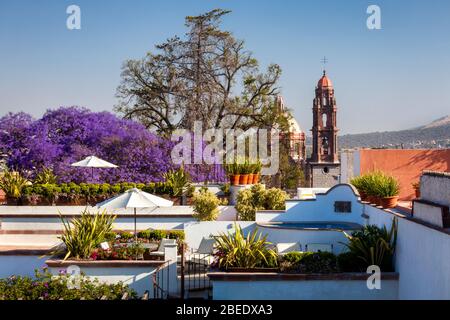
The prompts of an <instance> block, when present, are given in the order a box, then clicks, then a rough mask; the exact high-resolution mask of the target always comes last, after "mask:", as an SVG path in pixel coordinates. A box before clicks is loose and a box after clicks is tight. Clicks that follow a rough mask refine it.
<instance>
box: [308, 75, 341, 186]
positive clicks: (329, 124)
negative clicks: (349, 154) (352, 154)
mask: <svg viewBox="0 0 450 320" xmlns="http://www.w3.org/2000/svg"><path fill="white" fill-rule="evenodd" d="M312 111H313V127H312V129H311V131H312V151H311V157H310V158H309V159H308V178H309V182H310V185H311V187H313V188H314V187H323V188H326V187H332V186H334V185H335V184H337V183H339V176H340V163H339V157H338V148H337V133H338V131H339V129H338V128H337V125H336V113H337V106H336V98H335V97H334V88H333V84H332V83H331V80H330V79H329V78H328V76H327V74H326V71H324V72H323V76H322V78H320V80H319V82H318V83H317V87H316V96H315V98H314V101H313V108H312Z"/></svg>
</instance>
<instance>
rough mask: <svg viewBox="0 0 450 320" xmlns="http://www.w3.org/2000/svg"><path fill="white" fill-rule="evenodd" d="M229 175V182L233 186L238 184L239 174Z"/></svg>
mask: <svg viewBox="0 0 450 320" xmlns="http://www.w3.org/2000/svg"><path fill="white" fill-rule="evenodd" d="M230 177H231V179H230V180H231V181H230V183H231V184H232V185H233V186H237V185H238V184H239V178H240V175H239V174H233V175H231V176H230Z"/></svg>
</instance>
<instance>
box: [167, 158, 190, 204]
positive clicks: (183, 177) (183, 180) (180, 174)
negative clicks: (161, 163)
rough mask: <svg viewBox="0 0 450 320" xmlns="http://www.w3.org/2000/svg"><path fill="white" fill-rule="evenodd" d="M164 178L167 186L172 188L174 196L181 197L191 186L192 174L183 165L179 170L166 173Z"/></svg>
mask: <svg viewBox="0 0 450 320" xmlns="http://www.w3.org/2000/svg"><path fill="white" fill-rule="evenodd" d="M164 179H165V181H166V184H167V187H168V188H170V189H171V190H172V195H173V196H174V197H181V196H182V195H184V194H185V193H186V192H187V191H188V190H189V188H190V186H191V183H190V179H191V177H190V175H189V173H188V172H186V171H185V170H184V167H183V166H181V167H180V168H179V169H178V170H169V172H166V173H165V174H164Z"/></svg>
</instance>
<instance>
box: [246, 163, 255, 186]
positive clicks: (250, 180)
mask: <svg viewBox="0 0 450 320" xmlns="http://www.w3.org/2000/svg"><path fill="white" fill-rule="evenodd" d="M255 167H256V163H249V165H248V172H249V174H248V180H247V183H248V184H253V180H254V177H255V173H254V172H255V170H256V168H255Z"/></svg>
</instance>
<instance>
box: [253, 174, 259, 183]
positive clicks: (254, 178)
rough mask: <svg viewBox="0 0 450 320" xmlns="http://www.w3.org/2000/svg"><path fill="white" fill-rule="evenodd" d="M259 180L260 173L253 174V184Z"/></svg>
mask: <svg viewBox="0 0 450 320" xmlns="http://www.w3.org/2000/svg"><path fill="white" fill-rule="evenodd" d="M258 182H259V173H254V174H253V184H257V183H258Z"/></svg>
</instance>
